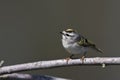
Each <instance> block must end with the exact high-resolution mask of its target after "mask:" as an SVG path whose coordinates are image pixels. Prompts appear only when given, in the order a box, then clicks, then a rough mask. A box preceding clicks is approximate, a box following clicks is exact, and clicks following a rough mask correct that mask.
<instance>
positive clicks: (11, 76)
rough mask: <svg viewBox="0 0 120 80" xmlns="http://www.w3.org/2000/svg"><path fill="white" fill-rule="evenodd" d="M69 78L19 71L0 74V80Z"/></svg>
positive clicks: (61, 79)
mask: <svg viewBox="0 0 120 80" xmlns="http://www.w3.org/2000/svg"><path fill="white" fill-rule="evenodd" d="M3 79H4V80H9V79H10V80H18V79H19V80H70V79H64V78H58V77H53V76H48V75H30V74H20V73H12V74H5V75H2V76H0V80H3Z"/></svg>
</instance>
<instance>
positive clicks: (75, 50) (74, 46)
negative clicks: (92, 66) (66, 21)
mask: <svg viewBox="0 0 120 80" xmlns="http://www.w3.org/2000/svg"><path fill="white" fill-rule="evenodd" d="M62 44H63V47H64V48H65V49H66V50H67V51H68V52H69V53H71V54H81V53H85V52H86V51H87V48H86V47H83V46H79V45H78V43H76V42H68V41H67V42H66V40H62Z"/></svg>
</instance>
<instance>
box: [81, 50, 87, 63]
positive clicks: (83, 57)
mask: <svg viewBox="0 0 120 80" xmlns="http://www.w3.org/2000/svg"><path fill="white" fill-rule="evenodd" d="M85 56H86V52H85V53H84V54H83V56H82V58H81V60H82V63H84V58H85Z"/></svg>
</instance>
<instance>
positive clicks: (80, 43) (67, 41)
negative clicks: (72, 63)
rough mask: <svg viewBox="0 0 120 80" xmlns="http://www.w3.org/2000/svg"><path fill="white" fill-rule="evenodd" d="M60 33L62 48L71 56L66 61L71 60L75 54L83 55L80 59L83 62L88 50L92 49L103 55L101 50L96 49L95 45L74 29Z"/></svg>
mask: <svg viewBox="0 0 120 80" xmlns="http://www.w3.org/2000/svg"><path fill="white" fill-rule="evenodd" d="M60 33H61V35H62V39H61V40H62V45H63V47H64V48H65V49H66V50H67V51H68V52H69V53H70V54H71V55H70V56H69V57H68V58H66V59H67V60H69V59H72V58H73V56H74V55H75V54H83V56H82V57H81V59H82V61H83V60H84V58H85V56H86V53H87V52H88V49H93V50H96V51H98V52H99V53H103V51H102V50H101V49H99V48H97V47H96V45H95V43H93V42H92V41H90V40H88V39H87V38H86V37H84V36H83V35H81V34H80V33H78V32H77V31H76V30H74V29H71V28H69V29H66V30H63V31H62V32H60Z"/></svg>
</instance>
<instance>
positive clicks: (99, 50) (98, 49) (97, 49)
mask: <svg viewBox="0 0 120 80" xmlns="http://www.w3.org/2000/svg"><path fill="white" fill-rule="evenodd" d="M93 48H94V50H96V51H98V52H100V53H104V52H103V51H102V50H101V49H100V48H97V47H93Z"/></svg>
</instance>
